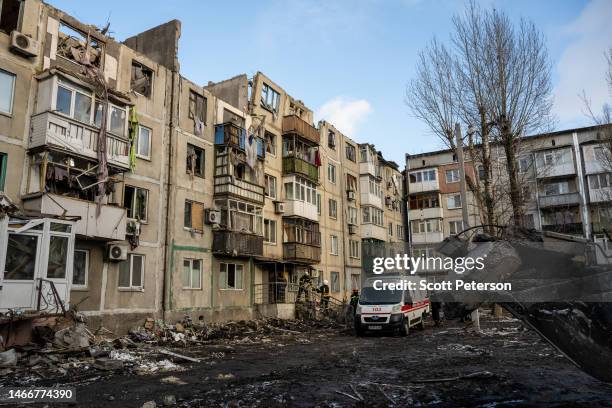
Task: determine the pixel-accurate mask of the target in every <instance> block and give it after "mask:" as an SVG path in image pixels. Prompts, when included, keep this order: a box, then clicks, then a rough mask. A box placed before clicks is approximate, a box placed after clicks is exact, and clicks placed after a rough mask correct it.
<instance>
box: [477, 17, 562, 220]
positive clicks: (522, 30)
mask: <svg viewBox="0 0 612 408" xmlns="http://www.w3.org/2000/svg"><path fill="white" fill-rule="evenodd" d="M483 20H484V26H485V31H486V37H485V41H486V45H485V47H486V50H487V51H486V52H485V53H484V58H485V59H486V63H485V66H486V67H487V71H486V74H485V81H486V82H487V85H486V87H487V89H488V91H489V97H490V99H489V101H490V107H489V109H490V113H491V116H492V118H493V123H494V124H495V128H496V130H497V137H498V139H499V142H500V143H501V145H502V146H503V148H504V153H505V155H506V171H507V173H508V182H509V189H510V202H511V204H512V212H513V218H514V223H515V224H517V225H522V223H523V212H524V209H523V199H522V191H521V185H520V182H519V175H518V168H517V159H518V157H517V151H518V148H519V144H520V141H521V138H522V137H523V136H524V135H525V134H527V133H538V132H542V131H548V130H551V128H552V126H553V123H554V121H553V119H552V116H551V113H550V112H551V108H552V97H551V91H552V85H551V80H550V71H551V64H550V61H549V58H548V53H547V50H546V46H545V44H544V39H543V37H542V35H541V34H540V32H539V31H538V30H537V28H536V27H535V25H534V24H533V23H530V22H527V21H525V20H521V21H520V23H519V25H518V27H516V28H515V27H514V25H513V24H512V22H511V21H510V19H509V18H508V16H506V15H505V14H504V13H502V12H499V11H497V10H492V11H489V12H485V13H484V18H483Z"/></svg>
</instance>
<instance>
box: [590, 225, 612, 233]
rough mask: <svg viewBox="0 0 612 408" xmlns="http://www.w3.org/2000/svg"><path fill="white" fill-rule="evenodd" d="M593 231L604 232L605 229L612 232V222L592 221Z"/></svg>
mask: <svg viewBox="0 0 612 408" xmlns="http://www.w3.org/2000/svg"><path fill="white" fill-rule="evenodd" d="M592 228H593V233H595V234H603V232H604V230H606V231H607V232H608V234H612V222H594V223H592Z"/></svg>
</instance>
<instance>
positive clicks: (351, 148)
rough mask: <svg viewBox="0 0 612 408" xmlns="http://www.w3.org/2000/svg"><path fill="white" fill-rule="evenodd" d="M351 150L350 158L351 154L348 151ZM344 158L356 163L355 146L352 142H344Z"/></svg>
mask: <svg viewBox="0 0 612 408" xmlns="http://www.w3.org/2000/svg"><path fill="white" fill-rule="evenodd" d="M350 151H352V152H353V153H352V156H353V157H352V158H351V154H349V152H350ZM344 154H345V156H346V159H347V160H350V161H352V162H353V163H357V148H356V147H355V145H354V144H352V143H349V142H346V145H345V152H344Z"/></svg>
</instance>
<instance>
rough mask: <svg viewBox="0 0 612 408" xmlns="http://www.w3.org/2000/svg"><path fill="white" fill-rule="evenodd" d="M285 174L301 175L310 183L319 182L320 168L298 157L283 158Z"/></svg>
mask: <svg viewBox="0 0 612 408" xmlns="http://www.w3.org/2000/svg"><path fill="white" fill-rule="evenodd" d="M283 173H284V174H299V175H301V176H304V177H306V178H308V179H309V180H310V181H313V182H315V183H318V182H319V168H318V167H317V166H315V165H314V164H312V163H309V162H307V161H306V160H303V159H300V158H298V157H283Z"/></svg>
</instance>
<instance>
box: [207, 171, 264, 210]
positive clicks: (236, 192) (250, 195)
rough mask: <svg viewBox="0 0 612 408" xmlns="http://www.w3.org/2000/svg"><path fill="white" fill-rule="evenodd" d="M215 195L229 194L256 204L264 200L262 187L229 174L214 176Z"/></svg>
mask: <svg viewBox="0 0 612 408" xmlns="http://www.w3.org/2000/svg"><path fill="white" fill-rule="evenodd" d="M214 194H215V196H222V195H229V196H233V197H237V198H241V199H244V200H249V201H252V202H254V203H257V204H263V202H264V188H263V186H259V185H257V184H253V183H249V182H248V181H245V180H239V179H236V178H233V177H232V176H230V175H225V176H217V177H215V193H214Z"/></svg>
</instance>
